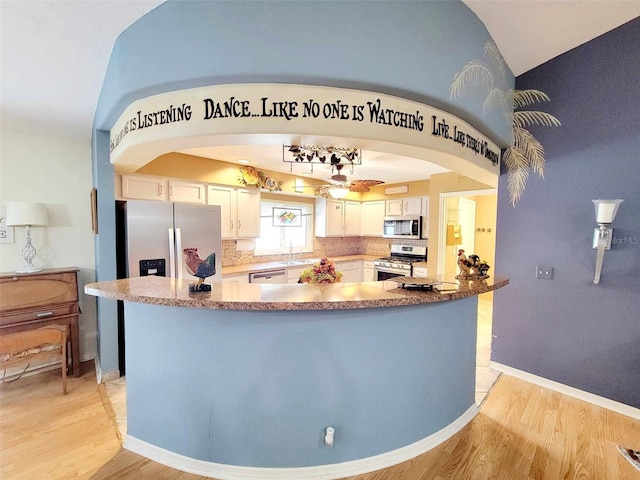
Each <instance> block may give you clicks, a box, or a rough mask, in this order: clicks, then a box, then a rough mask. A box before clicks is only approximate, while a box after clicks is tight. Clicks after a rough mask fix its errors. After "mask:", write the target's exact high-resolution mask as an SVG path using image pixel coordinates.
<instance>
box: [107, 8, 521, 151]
mask: <svg viewBox="0 0 640 480" xmlns="http://www.w3.org/2000/svg"><path fill="white" fill-rule="evenodd" d="M490 39H491V37H490V36H489V34H488V32H487V31H486V29H485V27H484V24H483V23H482V22H480V20H479V19H478V18H477V17H476V16H475V14H473V13H472V12H471V11H470V10H469V9H468V8H467V7H466V6H465V5H464V4H463V3H461V2H459V1H440V2H438V1H398V0H394V1H373V2H372V1H332V2H326V1H262V2H256V1H202V2H200V1H188V2H183V1H168V2H166V3H164V4H162V5H160V6H159V7H158V8H156V9H155V10H152V11H151V12H150V13H149V14H147V15H146V16H144V17H142V18H141V19H140V20H139V21H137V22H136V23H135V24H133V25H132V26H131V27H129V28H128V29H127V30H125V31H124V32H123V33H122V34H121V35H120V37H119V38H118V40H117V42H116V44H115V46H114V49H113V54H112V57H111V61H110V63H109V68H108V70H107V74H106V76H105V80H104V84H103V87H102V91H101V94H100V100H99V103H98V108H97V110H96V117H95V125H96V127H97V128H101V129H109V128H111V126H112V125H113V123H114V122H115V120H116V119H117V118H118V116H119V115H120V113H122V110H123V109H124V108H125V107H126V106H127V105H129V104H130V103H131V102H132V101H133V100H135V99H138V98H143V97H147V96H149V95H152V94H156V93H160V92H166V91H172V90H180V89H184V88H192V87H196V86H203V85H216V84H225V83H253V82H275V83H300V84H311V85H327V86H335V87H348V88H353V89H362V90H369V91H374V92H381V93H389V94H393V95H398V96H400V97H404V98H408V99H412V100H416V101H422V102H424V103H427V104H429V105H432V106H434V107H438V108H442V109H444V110H446V111H449V112H451V113H454V114H457V115H458V116H460V117H461V118H464V119H466V120H468V121H470V123H472V125H473V126H474V127H476V128H478V129H479V130H480V131H481V132H483V133H485V134H486V135H488V136H489V137H491V138H492V139H494V140H495V141H496V142H497V143H499V144H501V145H502V146H504V145H505V144H506V143H508V142H509V140H510V135H511V125H510V124H509V123H508V122H507V121H506V120H505V116H504V115H503V113H504V112H494V115H493V116H490V117H487V118H484V117H483V113H482V105H483V102H484V93H483V92H471V91H470V92H469V95H468V96H465V97H464V98H462V99H461V100H460V101H459V102H452V101H451V100H450V94H449V86H450V84H451V82H452V80H453V78H454V76H455V74H456V73H457V72H458V71H460V70H461V69H462V67H463V66H464V65H465V63H467V62H468V61H469V60H472V59H482V58H484V54H483V46H484V44H485V43H486V42H487V41H489V40H490ZM513 81H514V80H513V76H512V75H511V74H510V73H507V77H506V78H505V80H504V85H503V86H504V88H506V89H508V88H511V87H513ZM478 95H479V97H478Z"/></svg>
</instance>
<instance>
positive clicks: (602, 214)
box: [593, 199, 624, 223]
mask: <svg viewBox="0 0 640 480" xmlns="http://www.w3.org/2000/svg"><path fill="white" fill-rule="evenodd" d="M622 202H624V200H622V199H616V200H593V203H594V204H595V207H596V223H613V220H614V219H615V218H616V213H618V207H619V206H620V204H621V203H622Z"/></svg>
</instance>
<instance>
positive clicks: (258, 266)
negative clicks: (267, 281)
mask: <svg viewBox="0 0 640 480" xmlns="http://www.w3.org/2000/svg"><path fill="white" fill-rule="evenodd" d="M376 258H379V256H376V255H348V256H344V257H329V259H330V260H333V261H334V262H349V261H353V260H365V261H373V260H375V259H376ZM319 260H320V259H319V258H300V259H296V262H298V263H293V264H289V263H286V262H285V261H282V262H277V261H276V262H264V263H247V264H243V265H225V266H223V267H222V276H223V277H233V276H235V275H242V274H245V273H246V274H249V273H252V272H265V271H269V270H282V269H283V268H300V267H305V268H306V267H308V266H309V265H311V264H313V263H314V262H317V261H319ZM301 262H306V263H301Z"/></svg>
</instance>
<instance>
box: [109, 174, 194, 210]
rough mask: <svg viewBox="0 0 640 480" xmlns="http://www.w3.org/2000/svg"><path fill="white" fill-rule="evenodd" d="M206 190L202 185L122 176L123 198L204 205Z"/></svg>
mask: <svg viewBox="0 0 640 480" xmlns="http://www.w3.org/2000/svg"><path fill="white" fill-rule="evenodd" d="M205 194H206V188H205V186H204V185H203V184H202V183H192V182H182V181H179V180H167V179H164V178H158V177H145V176H142V175H122V198H127V199H135V200H164V201H167V200H168V201H170V202H183V203H200V204H202V205H204V204H205V203H207V202H206V198H205Z"/></svg>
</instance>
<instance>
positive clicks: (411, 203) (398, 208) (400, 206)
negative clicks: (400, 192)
mask: <svg viewBox="0 0 640 480" xmlns="http://www.w3.org/2000/svg"><path fill="white" fill-rule="evenodd" d="M397 215H422V197H406V198H396V199H394V200H387V210H386V216H387V217H393V216H397Z"/></svg>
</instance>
